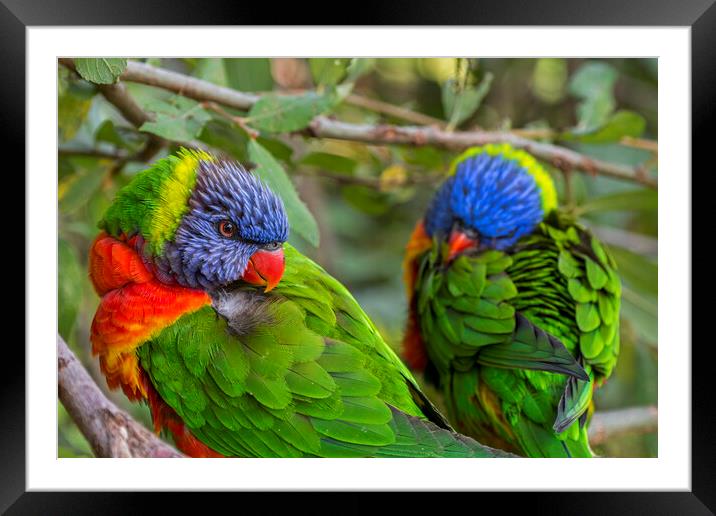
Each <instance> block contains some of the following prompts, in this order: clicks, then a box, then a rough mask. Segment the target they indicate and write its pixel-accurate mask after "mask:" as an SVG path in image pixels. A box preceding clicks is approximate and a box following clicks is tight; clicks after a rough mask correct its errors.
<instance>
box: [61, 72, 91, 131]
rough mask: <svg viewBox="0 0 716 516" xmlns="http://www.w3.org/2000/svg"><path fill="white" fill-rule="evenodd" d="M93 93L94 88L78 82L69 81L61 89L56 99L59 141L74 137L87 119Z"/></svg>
mask: <svg viewBox="0 0 716 516" xmlns="http://www.w3.org/2000/svg"><path fill="white" fill-rule="evenodd" d="M60 84H62V81H60ZM95 93H97V89H96V87H95V86H93V85H91V84H87V83H86V82H84V81H79V80H77V81H71V80H69V81H68V82H67V84H66V86H65V87H64V88H62V91H61V92H60V94H59V96H58V98H57V129H58V133H59V138H60V141H62V142H64V141H67V140H71V139H72V138H74V137H75V135H76V134H77V131H78V130H79V128H80V127H81V126H82V123H83V122H84V121H85V119H86V118H87V114H88V113H89V110H90V107H91V106H92V99H93V97H94V95H95Z"/></svg>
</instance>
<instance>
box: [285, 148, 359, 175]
mask: <svg viewBox="0 0 716 516" xmlns="http://www.w3.org/2000/svg"><path fill="white" fill-rule="evenodd" d="M298 163H299V164H300V165H306V166H311V167H317V168H320V169H322V170H332V171H334V172H340V173H341V174H346V175H352V174H353V171H354V170H355V168H356V166H357V165H358V163H356V162H355V161H354V160H352V159H350V158H346V157H344V156H337V155H335V154H328V153H327V152H312V153H310V154H306V155H305V156H304V157H303V158H301V160H300V161H299V162H298Z"/></svg>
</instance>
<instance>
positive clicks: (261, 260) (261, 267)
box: [241, 249, 286, 292]
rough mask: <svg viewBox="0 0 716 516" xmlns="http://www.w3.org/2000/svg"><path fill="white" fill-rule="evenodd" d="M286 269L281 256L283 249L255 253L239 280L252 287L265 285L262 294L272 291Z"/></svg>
mask: <svg viewBox="0 0 716 516" xmlns="http://www.w3.org/2000/svg"><path fill="white" fill-rule="evenodd" d="M285 268H286V260H285V258H284V256H283V249H277V250H276V251H263V250H262V251H256V252H255V253H254V254H253V255H251V258H249V263H248V264H247V265H246V270H245V271H244V275H243V276H241V279H242V280H244V281H245V282H246V283H250V284H252V285H266V289H265V290H264V292H268V291H269V290H271V289H273V288H274V287H275V286H276V285H278V282H279V281H281V277H282V276H283V271H284V269H285Z"/></svg>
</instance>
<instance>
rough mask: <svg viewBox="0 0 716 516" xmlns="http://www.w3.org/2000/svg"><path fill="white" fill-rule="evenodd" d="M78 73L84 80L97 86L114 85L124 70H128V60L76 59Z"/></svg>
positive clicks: (108, 58) (106, 58)
mask: <svg viewBox="0 0 716 516" xmlns="http://www.w3.org/2000/svg"><path fill="white" fill-rule="evenodd" d="M75 65H76V66H77V72H78V73H79V74H80V75H81V76H82V78H83V79H87V80H88V81H89V82H93V83H95V84H112V83H115V82H117V79H118V78H119V76H120V75H122V72H124V69H125V68H127V60H126V59H125V58H119V59H118V58H111V57H102V58H99V59H86V58H78V59H75Z"/></svg>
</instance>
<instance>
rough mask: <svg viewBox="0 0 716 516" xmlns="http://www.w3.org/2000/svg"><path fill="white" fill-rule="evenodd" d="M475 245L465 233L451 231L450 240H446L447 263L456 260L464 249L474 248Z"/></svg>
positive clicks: (475, 241)
mask: <svg viewBox="0 0 716 516" xmlns="http://www.w3.org/2000/svg"><path fill="white" fill-rule="evenodd" d="M477 244H478V242H477V240H476V239H472V238H470V237H468V236H467V235H466V234H465V233H461V232H460V231H457V230H455V229H453V231H452V233H450V240H448V255H447V261H448V263H449V262H451V261H453V260H454V259H455V258H457V256H458V255H459V254H460V253H462V252H463V251H465V250H466V249H469V248H471V247H475V246H477Z"/></svg>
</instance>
